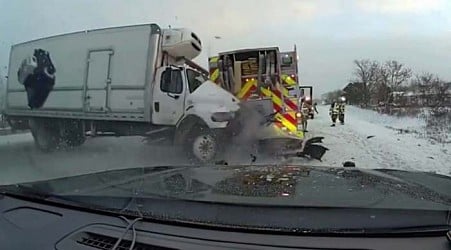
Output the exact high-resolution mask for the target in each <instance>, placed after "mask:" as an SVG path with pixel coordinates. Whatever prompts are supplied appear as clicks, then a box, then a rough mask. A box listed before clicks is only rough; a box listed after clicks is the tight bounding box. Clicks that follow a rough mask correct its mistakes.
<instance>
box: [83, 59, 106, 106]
mask: <svg viewBox="0 0 451 250" xmlns="http://www.w3.org/2000/svg"><path fill="white" fill-rule="evenodd" d="M112 55H113V51H111V50H101V51H90V52H89V56H88V73H87V78H86V94H85V111H87V112H106V111H107V109H108V105H107V102H108V87H109V84H110V83H111V78H110V64H111V57H112Z"/></svg>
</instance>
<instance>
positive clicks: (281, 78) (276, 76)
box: [209, 46, 304, 139]
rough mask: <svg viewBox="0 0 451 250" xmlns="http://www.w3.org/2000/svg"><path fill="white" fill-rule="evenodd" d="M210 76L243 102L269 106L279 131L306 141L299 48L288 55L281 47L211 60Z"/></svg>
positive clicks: (244, 50) (258, 49)
mask: <svg viewBox="0 0 451 250" xmlns="http://www.w3.org/2000/svg"><path fill="white" fill-rule="evenodd" d="M209 72H210V79H211V80H212V81H214V82H215V83H217V84H218V85H220V86H221V87H222V88H224V89H225V90H227V91H229V92H230V93H232V94H233V95H235V96H236V97H237V98H238V99H240V100H241V101H242V102H244V103H260V104H261V105H265V106H266V107H267V106H269V107H270V109H272V111H273V112H274V118H275V123H274V126H275V127H276V128H277V129H278V130H280V131H282V132H283V133H288V134H290V135H294V136H296V137H298V138H301V139H302V138H304V133H303V128H302V119H303V118H302V114H301V110H300V103H299V97H300V88H299V73H298V57H297V52H296V46H295V47H294V50H293V51H289V52H280V51H279V48H278V47H267V48H252V49H240V50H235V51H227V52H222V53H219V55H218V56H214V57H210V58H209ZM262 103H266V104H262Z"/></svg>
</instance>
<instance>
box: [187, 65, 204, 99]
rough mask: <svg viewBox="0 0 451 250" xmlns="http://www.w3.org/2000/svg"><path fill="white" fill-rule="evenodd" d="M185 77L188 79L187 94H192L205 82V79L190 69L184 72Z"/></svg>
mask: <svg viewBox="0 0 451 250" xmlns="http://www.w3.org/2000/svg"><path fill="white" fill-rule="evenodd" d="M186 77H187V78H188V87H189V92H190V93H193V92H194V91H195V90H196V89H197V88H199V86H200V85H201V84H202V83H204V82H205V81H206V80H207V77H206V76H204V75H202V74H201V73H199V72H197V71H194V70H192V69H187V70H186Z"/></svg>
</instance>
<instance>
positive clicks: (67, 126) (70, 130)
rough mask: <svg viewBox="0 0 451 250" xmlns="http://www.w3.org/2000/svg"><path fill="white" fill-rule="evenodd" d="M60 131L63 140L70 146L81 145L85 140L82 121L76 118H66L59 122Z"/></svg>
mask: <svg viewBox="0 0 451 250" xmlns="http://www.w3.org/2000/svg"><path fill="white" fill-rule="evenodd" d="M60 126H61V131H63V133H62V135H63V136H62V139H63V141H64V142H65V143H66V144H67V145H68V146H70V147H76V146H80V145H82V144H83V143H84V142H85V140H86V136H85V132H84V128H83V123H82V122H81V121H77V120H68V121H63V122H62V123H61V125H60Z"/></svg>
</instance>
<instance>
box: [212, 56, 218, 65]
mask: <svg viewBox="0 0 451 250" xmlns="http://www.w3.org/2000/svg"><path fill="white" fill-rule="evenodd" d="M218 61H219V56H215V57H211V58H210V63H217V62H218Z"/></svg>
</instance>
